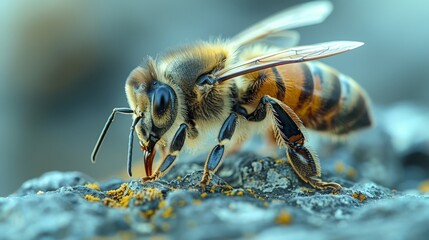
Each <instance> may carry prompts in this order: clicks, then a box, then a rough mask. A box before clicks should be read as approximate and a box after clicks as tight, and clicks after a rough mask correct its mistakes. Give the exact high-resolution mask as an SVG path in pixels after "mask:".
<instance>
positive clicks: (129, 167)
mask: <svg viewBox="0 0 429 240" xmlns="http://www.w3.org/2000/svg"><path fill="white" fill-rule="evenodd" d="M141 118H142V117H140V116H138V117H136V118H135V119H134V121H133V123H132V124H131V128H130V137H129V141H128V162H127V170H128V175H130V177H131V176H132V175H133V174H132V172H131V162H132V160H133V140H134V128H135V127H136V125H137V123H138V122H139V121H140V119H141Z"/></svg>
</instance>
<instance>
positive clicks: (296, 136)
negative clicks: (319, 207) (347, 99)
mask: <svg viewBox="0 0 429 240" xmlns="http://www.w3.org/2000/svg"><path fill="white" fill-rule="evenodd" d="M267 113H268V114H269V116H270V117H271V118H272V124H273V131H274V135H275V137H276V140H277V144H278V145H284V146H285V147H286V148H287V150H286V153H287V159H288V161H289V162H290V163H291V165H292V167H293V169H294V170H295V172H296V173H297V174H298V176H299V177H300V178H301V179H302V180H303V181H304V182H307V183H309V184H310V185H311V186H313V187H314V188H318V189H327V188H331V189H334V190H339V189H340V188H341V185H339V184H338V183H334V182H323V181H322V180H321V179H320V177H321V171H320V163H319V159H318V158H317V157H316V156H315V155H314V154H313V153H311V151H310V150H309V149H308V148H307V147H305V146H304V141H305V138H304V134H303V133H302V131H301V129H303V128H304V126H303V125H302V123H301V121H300V120H299V118H298V116H296V114H295V113H294V112H293V111H292V109H290V108H289V107H288V106H287V105H285V104H284V103H282V102H280V101H279V100H277V99H275V98H272V97H270V96H264V97H263V98H262V99H261V101H260V102H259V105H258V106H257V108H256V110H255V111H254V112H253V113H250V114H248V115H247V116H246V119H247V120H249V121H261V120H263V119H264V118H265V117H266V115H267ZM300 128H301V129H300Z"/></svg>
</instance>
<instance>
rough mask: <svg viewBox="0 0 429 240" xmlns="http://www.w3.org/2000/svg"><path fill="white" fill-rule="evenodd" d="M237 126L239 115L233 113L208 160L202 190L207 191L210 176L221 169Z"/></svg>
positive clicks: (220, 132) (201, 184)
mask: <svg viewBox="0 0 429 240" xmlns="http://www.w3.org/2000/svg"><path fill="white" fill-rule="evenodd" d="M236 126H237V114H236V113H234V112H233V113H231V114H230V115H229V117H228V118H227V119H226V120H225V122H223V125H222V127H221V129H220V131H219V135H218V137H217V139H218V142H219V143H218V144H217V145H216V146H215V147H214V148H213V149H212V151H211V152H210V154H209V156H208V158H207V160H206V164H205V165H204V174H203V177H202V179H201V181H200V186H201V188H203V189H205V187H206V185H207V184H208V183H209V182H210V179H211V175H210V174H211V173H214V172H216V170H217V169H218V168H219V166H220V164H221V161H222V157H223V153H224V150H225V147H224V145H225V144H226V143H227V142H228V141H229V140H231V138H232V135H234V131H235V127H236Z"/></svg>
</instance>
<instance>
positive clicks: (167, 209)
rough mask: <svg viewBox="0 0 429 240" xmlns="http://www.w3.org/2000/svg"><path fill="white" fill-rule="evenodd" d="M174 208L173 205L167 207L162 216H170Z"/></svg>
mask: <svg viewBox="0 0 429 240" xmlns="http://www.w3.org/2000/svg"><path fill="white" fill-rule="evenodd" d="M173 212H174V211H173V208H172V207H166V208H165V210H164V212H162V215H161V216H162V217H163V218H170V217H171V216H173Z"/></svg>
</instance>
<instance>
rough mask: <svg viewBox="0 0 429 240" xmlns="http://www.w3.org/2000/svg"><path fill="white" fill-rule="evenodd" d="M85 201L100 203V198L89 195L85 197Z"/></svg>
mask: <svg viewBox="0 0 429 240" xmlns="http://www.w3.org/2000/svg"><path fill="white" fill-rule="evenodd" d="M85 199H86V200H88V201H90V202H98V201H100V198H99V197H94V196H92V195H89V194H87V195H85Z"/></svg>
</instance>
